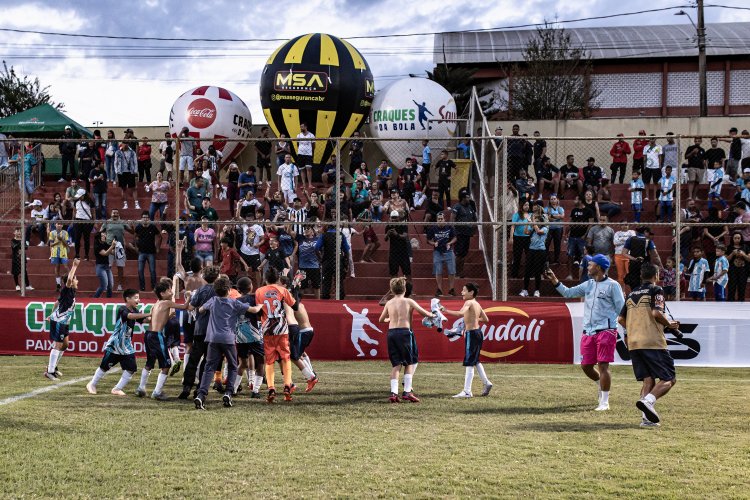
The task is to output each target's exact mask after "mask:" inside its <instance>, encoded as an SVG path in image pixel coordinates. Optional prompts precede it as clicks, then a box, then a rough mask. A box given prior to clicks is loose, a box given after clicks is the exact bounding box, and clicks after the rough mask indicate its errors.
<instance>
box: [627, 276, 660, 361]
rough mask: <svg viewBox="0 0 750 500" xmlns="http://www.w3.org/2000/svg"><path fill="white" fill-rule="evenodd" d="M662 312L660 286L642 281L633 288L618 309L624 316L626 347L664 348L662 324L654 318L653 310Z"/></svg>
mask: <svg viewBox="0 0 750 500" xmlns="http://www.w3.org/2000/svg"><path fill="white" fill-rule="evenodd" d="M654 310H656V311H660V312H662V313H663V312H664V290H663V289H662V287H660V286H657V285H654V284H651V283H644V284H642V285H640V286H638V287H636V288H634V289H633V291H632V292H630V293H629V294H628V297H627V299H626V300H625V305H624V306H623V307H622V309H621V310H620V316H622V317H623V318H625V325H626V326H625V328H626V330H627V334H628V349H630V350H636V349H666V348H667V341H666V339H665V338H664V326H663V325H661V324H660V323H657V322H656V321H655V320H654V316H653V311H654Z"/></svg>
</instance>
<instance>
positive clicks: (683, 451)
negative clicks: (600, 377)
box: [0, 357, 750, 498]
mask: <svg viewBox="0 0 750 500" xmlns="http://www.w3.org/2000/svg"><path fill="white" fill-rule="evenodd" d="M45 361H46V358H39V357H37V358H33V357H19V358H12V357H4V358H0V380H2V384H0V400H2V401H0V429H1V430H0V436H2V439H1V441H2V445H1V446H0V484H2V485H3V495H4V497H6V498H7V497H22V496H23V497H107V498H109V497H127V498H140V497H189V498H198V497H202V498H216V497H231V498H234V497H240V496H243V497H246V498H247V497H251V496H260V497H284V498H298V497H315V498H317V497H360V498H361V497H364V496H369V497H394V496H409V497H477V496H479V497H516V498H517V497H524V496H525V497H533V498H538V497H561V496H562V497H573V496H576V497H580V496H583V497H603V496H605V495H606V496H628V497H641V498H645V497H651V498H657V497H662V498H670V497H672V498H673V497H678V496H679V497H691V498H693V497H694V498H708V497H712V498H717V497H726V498H729V497H732V498H737V497H748V496H750V424H748V422H749V420H748V414H750V398H749V397H748V390H750V370H746V369H742V370H740V369H734V370H718V369H697V368H693V369H684V368H683V369H678V384H677V385H676V386H675V388H674V389H673V391H672V393H670V394H669V395H668V396H667V397H665V398H664V399H663V400H661V401H660V402H659V403H658V404H657V408H658V409H659V411H660V415H661V416H662V419H663V424H662V427H661V428H660V429H641V428H639V427H638V424H639V422H640V413H639V412H638V411H637V410H636V408H635V405H634V404H635V401H636V399H637V395H638V392H639V384H638V383H637V382H635V381H634V380H633V377H632V372H631V371H630V368H629V367H615V368H614V384H613V388H612V395H611V407H612V410H611V411H609V412H604V413H596V412H594V411H592V410H593V408H594V407H595V406H596V404H595V403H596V401H595V399H596V391H595V387H594V385H593V384H592V383H591V382H589V381H587V380H586V379H585V378H584V376H583V374H582V373H581V372H580V369H579V368H578V367H574V366H541V365H537V366H532V365H486V367H487V372H488V375H489V377H490V378H491V379H492V381H493V383H494V384H495V386H494V389H493V391H492V394H491V395H490V397H487V398H480V397H475V398H474V399H471V400H454V399H451V397H450V396H451V395H453V394H455V393H456V392H458V391H459V390H460V389H461V386H462V384H463V369H462V367H461V366H460V365H459V364H458V363H454V364H428V363H424V364H420V366H419V369H418V370H417V373H416V376H415V392H417V394H419V395H420V397H421V398H422V403H419V404H411V403H402V404H398V405H395V404H389V403H388V402H387V391H388V372H389V369H390V367H389V366H388V365H387V364H386V363H382V362H347V363H344V362H339V363H323V362H319V363H315V362H314V367H315V369H316V371H317V372H318V373H319V375H320V378H321V382H320V384H318V386H317V387H316V388H315V390H314V392H312V393H310V394H298V395H297V394H295V400H294V402H293V403H291V404H289V403H283V402H279V403H276V404H274V405H267V404H265V402H262V401H260V400H250V399H249V397H248V393H247V392H246V391H245V392H243V393H242V394H241V395H240V396H239V397H238V398H237V399H236V404H235V407H234V408H229V409H227V408H223V407H222V406H221V401H220V398H219V397H218V395H217V394H216V393H215V392H214V393H212V394H210V395H209V400H208V402H207V409H208V410H207V411H205V412H199V411H197V410H195V409H194V407H193V404H192V402H191V401H187V402H186V401H178V400H176V399H175V400H173V401H169V402H166V403H159V402H156V401H152V400H150V399H146V400H143V399H138V398H136V397H134V396H128V397H127V398H117V397H115V396H111V395H110V394H109V389H110V388H111V387H113V386H114V384H115V383H116V382H117V380H118V379H119V373H117V374H115V373H112V374H109V375H108V376H107V377H105V378H104V379H103V380H102V382H100V384H99V392H100V394H99V395H97V396H91V395H89V394H87V393H86V391H85V389H84V385H85V383H86V381H87V380H86V381H80V382H77V383H74V384H71V385H67V386H64V387H60V388H56V389H55V390H52V391H49V392H44V393H39V394H36V395H34V396H33V397H29V398H27V399H23V400H15V401H13V402H7V401H8V400H7V398H9V397H13V396H17V395H21V394H26V393H28V392H29V391H32V390H34V389H38V388H42V387H46V386H50V385H52V384H53V383H51V382H48V381H47V380H46V379H44V378H43V377H42V372H43V365H44V363H45ZM98 362H99V361H98V360H97V359H84V358H71V357H65V358H63V359H62V362H61V364H60V369H61V370H62V371H63V372H64V373H65V377H64V378H63V381H69V380H71V379H76V378H79V377H84V376H85V377H87V378H88V377H90V376H91V374H92V373H93V371H94V370H95V369H96V367H97V365H98ZM295 370H296V369H295ZM137 378H138V374H136V376H135V377H134V380H133V381H131V383H130V384H129V385H128V388H127V389H128V392H129V393H131V394H132V391H133V390H134V388H135V385H136V380H137ZM295 379H296V380H297V381H298V382H299V381H301V377H300V376H299V374H298V373H297V372H296V371H295ZM149 382H150V384H149V385H150V387H149V389H151V388H152V387H153V384H154V383H155V382H156V374H155V372H153V373H152V376H151V380H150V381H149ZM178 383H179V380H178V379H177V378H170V380H169V382H168V384H167V387H166V393H167V394H169V395H172V396H176V394H177V392H178ZM474 383H475V386H474V391H475V393H476V394H478V393H479V392H480V389H481V388H480V382H479V381H478V380H475V382H474Z"/></svg>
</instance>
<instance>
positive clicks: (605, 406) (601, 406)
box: [594, 403, 609, 411]
mask: <svg viewBox="0 0 750 500" xmlns="http://www.w3.org/2000/svg"><path fill="white" fill-rule="evenodd" d="M607 410H609V403H599V406H597V407H596V408H594V411H607Z"/></svg>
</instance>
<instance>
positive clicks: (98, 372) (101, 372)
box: [91, 368, 107, 387]
mask: <svg viewBox="0 0 750 500" xmlns="http://www.w3.org/2000/svg"><path fill="white" fill-rule="evenodd" d="M106 374H107V372H105V371H104V370H102V369H101V368H97V369H96V371H95V372H94V376H93V377H92V378H91V385H93V386H94V387H96V384H98V383H99V381H100V380H101V379H102V377H103V376H105V375H106Z"/></svg>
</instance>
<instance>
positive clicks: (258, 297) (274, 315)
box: [255, 285, 295, 337]
mask: <svg viewBox="0 0 750 500" xmlns="http://www.w3.org/2000/svg"><path fill="white" fill-rule="evenodd" d="M255 303H256V304H259V305H262V306H263V307H262V309H261V310H260V318H261V322H262V325H261V333H262V334H263V336H264V337H265V336H266V335H288V334H289V328H288V325H287V322H286V311H285V310H284V305H288V306H290V307H291V306H292V305H294V303H295V301H294V297H292V294H291V293H289V290H287V289H286V288H284V287H283V286H281V285H266V286H264V287H261V288H259V289H258V290H256V291H255Z"/></svg>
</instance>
